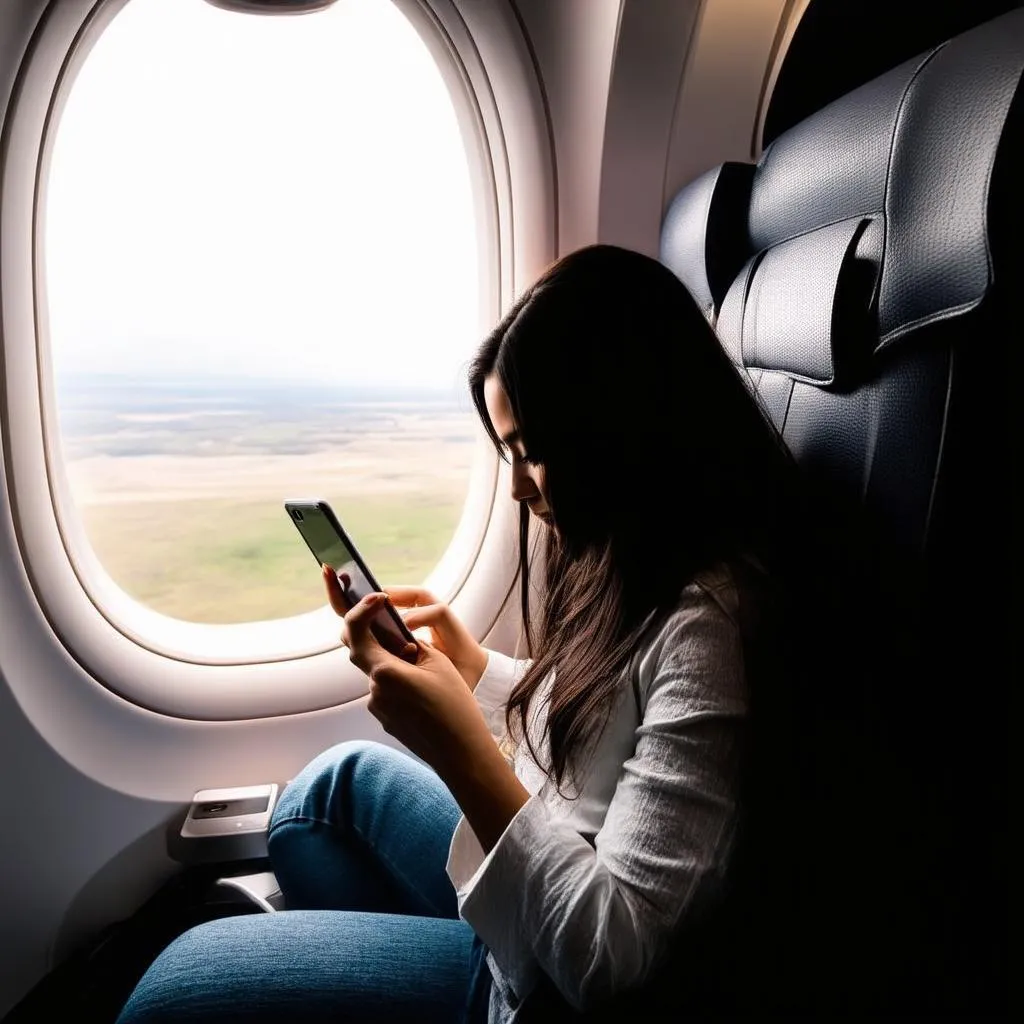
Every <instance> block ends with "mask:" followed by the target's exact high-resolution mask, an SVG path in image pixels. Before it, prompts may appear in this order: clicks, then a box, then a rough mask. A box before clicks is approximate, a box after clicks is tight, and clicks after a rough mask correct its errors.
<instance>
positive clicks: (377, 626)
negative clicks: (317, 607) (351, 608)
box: [285, 501, 414, 653]
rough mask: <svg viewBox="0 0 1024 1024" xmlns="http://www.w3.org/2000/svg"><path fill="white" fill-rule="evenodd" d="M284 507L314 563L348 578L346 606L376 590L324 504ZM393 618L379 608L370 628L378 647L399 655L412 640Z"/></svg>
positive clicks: (296, 502) (398, 621) (310, 503)
mask: <svg viewBox="0 0 1024 1024" xmlns="http://www.w3.org/2000/svg"><path fill="white" fill-rule="evenodd" d="M285 508H286V509H287V511H288V515H289V516H290V517H291V520H292V522H293V523H294V524H295V526H296V528H297V529H298V531H299V533H301V534H302V536H303V539H304V540H305V541H306V544H307V546H308V547H309V549H310V551H312V552H313V554H314V555H315V556H316V559H317V561H318V562H319V563H320V564H321V565H329V566H330V567H331V568H332V569H333V570H334V572H335V573H336V574H337V575H338V576H339V577H340V576H341V575H342V574H344V575H346V576H347V577H348V580H349V582H348V586H346V587H345V597H346V598H347V599H348V601H349V603H350V604H356V602H358V601H361V600H362V599H363V598H364V597H366V595H367V594H372V593H374V592H375V591H379V590H380V587H379V586H378V584H377V581H376V580H375V579H374V578H373V576H372V575H371V574H370V571H369V570H368V569H367V568H366V567H365V562H363V560H362V558H360V556H359V554H358V553H357V552H356V550H355V546H354V545H353V544H352V542H351V541H350V540H349V539H348V537H347V536H346V534H345V531H344V530H343V529H342V528H341V524H340V523H339V522H338V520H337V517H336V516H335V515H334V513H333V512H332V511H331V509H330V506H329V505H328V504H327V503H326V502H325V501H308V502H307V501H302V502H298V501H289V502H285ZM342 583H343V584H344V581H342ZM396 618H397V612H393V611H392V610H390V609H389V608H387V607H385V608H381V610H380V611H379V612H378V613H377V614H376V615H375V616H374V619H373V624H372V627H371V628H372V629H373V632H374V635H375V636H376V637H377V639H378V640H379V641H380V643H381V644H383V645H384V646H385V647H387V648H388V649H389V650H391V651H393V652H395V653H399V652H400V651H401V650H402V648H403V647H404V646H405V645H406V644H408V643H410V642H414V641H413V636H412V634H411V633H410V632H409V630H408V629H407V628H406V627H405V624H404V623H402V621H401V619H397V621H396Z"/></svg>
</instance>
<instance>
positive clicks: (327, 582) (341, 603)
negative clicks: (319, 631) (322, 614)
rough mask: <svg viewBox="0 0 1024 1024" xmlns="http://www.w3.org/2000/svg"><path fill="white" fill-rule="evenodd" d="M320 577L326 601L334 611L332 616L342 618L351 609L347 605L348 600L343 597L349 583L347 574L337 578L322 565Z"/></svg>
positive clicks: (331, 570) (325, 565)
mask: <svg viewBox="0 0 1024 1024" xmlns="http://www.w3.org/2000/svg"><path fill="white" fill-rule="evenodd" d="M321 575H322V576H323V580H324V587H325V588H326V589H327V600H328V602H329V603H330V606H331V607H332V608H333V609H334V614H335V615H339V616H341V618H344V617H345V616H346V615H347V614H348V612H349V610H350V609H351V607H352V605H351V604H349V601H348V598H346V597H345V590H346V589H347V588H348V585H349V583H350V582H351V581H350V580H349V577H348V573H344V572H343V573H341V575H340V577H339V576H338V574H336V573H335V571H334V570H333V569H332V568H331V567H330V566H329V565H327V564H324V566H323V567H322V569H321Z"/></svg>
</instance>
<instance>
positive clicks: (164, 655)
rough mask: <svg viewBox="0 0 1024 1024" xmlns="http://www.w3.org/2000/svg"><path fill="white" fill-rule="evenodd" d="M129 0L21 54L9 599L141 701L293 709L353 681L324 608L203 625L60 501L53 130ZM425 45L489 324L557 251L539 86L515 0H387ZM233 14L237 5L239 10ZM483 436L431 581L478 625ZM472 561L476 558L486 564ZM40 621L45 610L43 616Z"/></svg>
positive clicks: (490, 496)
mask: <svg viewBox="0 0 1024 1024" xmlns="http://www.w3.org/2000/svg"><path fill="white" fill-rule="evenodd" d="M128 2H131V0H99V2H97V0H54V2H52V3H51V4H50V5H49V7H48V8H47V10H46V11H45V13H44V15H43V17H42V18H41V20H40V22H39V24H38V25H37V27H36V31H35V34H34V37H33V40H32V44H31V45H30V47H29V48H28V50H27V52H26V55H25V57H24V59H23V62H22V65H21V68H20V71H19V76H18V82H17V85H16V87H15V91H14V96H13V98H12V101H11V105H10V108H9V109H8V111H7V114H6V118H5V122H4V128H5V154H6V155H5V161H4V166H3V176H2V180H0V301H2V307H0V309H2V320H0V325H2V331H3V351H4V361H3V364H2V366H0V373H2V378H0V387H2V389H3V390H2V393H0V398H2V399H3V401H2V402H0V417H2V420H0V433H2V436H3V440H4V450H3V463H4V471H5V477H6V487H7V490H6V495H0V501H2V499H3V498H4V497H6V504H7V505H8V509H7V510H4V511H7V513H8V514H9V515H10V517H11V523H12V526H13V529H14V532H15V535H16V537H17V544H18V551H19V554H20V557H21V563H22V567H23V569H24V579H23V583H24V586H23V587H22V590H21V592H20V594H19V600H24V601H26V602H29V603H31V604H32V605H33V606H34V608H33V610H38V612H40V613H41V619H42V620H44V621H45V627H42V628H41V633H42V634H44V636H43V639H44V640H45V642H54V641H56V642H58V643H60V644H61V645H62V646H63V648H64V649H65V650H66V651H67V653H68V654H69V655H70V656H71V658H72V659H73V660H74V661H75V662H77V664H78V665H79V666H80V667H81V668H82V669H84V670H85V671H86V672H87V673H88V674H89V675H90V676H91V677H92V678H93V679H94V680H96V681H97V682H99V683H100V684H101V685H103V686H104V687H106V688H108V689H109V690H112V691H113V692H114V693H115V694H117V695H119V696H120V697H122V698H124V699H126V700H128V701H130V702H132V703H134V704H137V705H140V706H142V707H143V708H146V709H149V710H152V711H156V712H159V713H161V714H165V715H173V716H177V717H182V718H189V719H203V720H234V719H252V718H263V717H269V716H276V715H284V714H296V713H301V712H307V711H313V710H317V709H322V708H327V707H332V706H335V705H337V704H340V703H343V702H345V701H348V700H352V699H356V698H358V697H361V696H364V695H365V693H366V681H365V677H363V676H362V674H361V673H359V672H357V671H356V670H355V669H353V668H351V666H349V665H347V664H346V663H340V664H339V659H338V656H337V647H338V643H337V639H336V638H337V634H338V622H337V620H336V619H335V618H334V617H333V615H332V613H331V612H330V611H329V610H328V609H327V608H326V607H325V608H323V609H320V610H318V611H315V612H311V613H308V614H306V615H300V616H295V617H293V618H290V619H282V620H276V621H274V622H270V623H244V624H238V625H224V626H210V625H200V624H194V623H184V622H180V621H178V620H175V619H171V618H169V617H166V616H163V615H161V614H159V613H157V612H155V611H153V610H152V609H150V608H147V607H145V606H144V605H142V604H140V603H139V602H137V601H135V600H133V599H132V598H130V597H129V596H128V595H126V594H125V593H124V592H123V591H122V590H121V589H120V588H119V587H117V586H116V584H114V583H113V582H112V581H111V580H110V578H109V577H108V576H107V574H106V573H105V572H104V571H103V569H102V567H101V566H99V565H98V564H97V563H96V559H95V556H94V555H93V554H92V550H91V547H90V545H89V544H88V543H87V542H86V540H85V538H84V536H83V534H82V526H81V522H80V519H79V517H78V515H77V513H76V512H75V510H74V506H73V503H72V501H71V497H70V492H69V488H68V483H67V479H66V475H65V472H64V467H63V460H62V458H61V456H60V453H59V447H58V444H57V435H56V423H57V417H56V409H55V407H54V403H55V399H54V388H53V378H52V369H51V365H50V355H49V344H48V337H47V322H46V314H47V301H46V294H45V274H44V260H43V253H42V239H43V238H44V237H45V230H44V224H43V217H44V213H45V196H44V194H43V192H44V189H45V182H46V174H47V167H48V162H49V155H50V150H51V147H52V140H53V136H54V134H55V133H54V132H53V131H52V130H51V128H52V126H54V125H55V124H56V120H57V118H58V117H59V114H60V110H61V107H62V104H63V101H64V98H65V97H66V96H67V95H68V92H69V91H70V88H71V87H72V83H73V79H74V75H75V72H76V71H77V69H78V68H79V67H80V66H81V65H82V63H83V62H84V60H86V59H87V57H88V53H89V49H90V46H91V44H92V43H93V42H94V41H95V40H96V39H97V38H98V37H99V35H100V34H101V33H102V30H103V28H104V27H105V26H106V25H107V24H108V23H109V22H110V20H111V19H112V18H113V17H114V16H115V15H116V14H117V12H118V11H119V10H120V9H121V8H122V7H123V6H124V5H125V3H128ZM392 2H393V3H395V4H396V6H398V7H399V8H400V10H401V11H402V12H403V13H404V14H405V15H406V16H407V17H408V18H409V20H410V21H411V22H412V24H413V25H414V27H415V28H416V29H417V30H418V32H419V34H420V36H421V38H422V39H423V41H424V42H425V44H426V45H427V46H428V48H429V49H430V50H431V52H432V53H433V55H434V57H435V59H436V61H437V64H438V67H439V69H440V71H441V73H442V75H443V76H444V78H445V80H446V83H447V85H448V86H449V90H450V93H451V95H452V98H453V103H454V106H455V109H456V113H457V116H458V118H459V122H460V127H461V129H462V132H463V138H464V141H465V143H466V145H467V155H468V157H469V161H470V171H471V179H472V180H473V187H474V202H475V206H476V211H477V224H478V230H479V231H480V236H479V251H480V252H481V253H482V254H486V255H485V258H484V259H483V260H482V264H483V267H482V270H483V272H482V273H481V289H482V293H481V308H482V310H483V311H484V316H485V318H486V319H487V320H488V321H489V323H493V322H494V321H495V320H496V319H497V317H498V315H499V313H500V312H501V311H502V310H504V309H506V308H507V307H508V305H509V304H510V303H511V301H512V298H513V297H514V295H515V294H516V292H517V291H518V290H519V289H520V288H521V287H522V284H523V283H525V282H528V281H529V280H531V279H532V278H533V277H534V276H535V275H536V273H537V272H538V271H539V270H540V269H541V268H542V267H543V266H544V265H546V264H547V263H548V262H550V260H552V259H553V258H554V255H555V253H556V252H557V237H556V230H557V227H556V226H557V209H556V205H555V203H556V201H555V195H556V191H555V169H554V158H553V153H552V150H551V134H550V131H549V128H548V123H547V114H546V110H545V103H544V96H543V91H542V88H541V86H540V83H539V81H538V78H537V75H536V69H535V67H534V65H533V61H532V56H531V53H530V50H529V47H528V46H527V44H526V42H525V40H524V38H523V35H522V31H521V28H520V25H519V23H518V20H517V18H516V15H515V11H514V8H513V7H512V6H511V5H510V4H509V5H506V4H504V3H498V4H493V3H489V4H480V3H479V2H478V0H392ZM240 16H241V15H240ZM506 486H507V483H506V481H505V474H504V472H503V471H502V469H501V468H500V465H499V462H498V460H497V458H496V456H495V455H494V453H493V451H491V450H490V448H489V446H488V445H487V443H486V442H485V441H484V440H483V438H482V432H481V438H480V440H479V442H478V445H477V451H476V455H475V460H474V468H473V471H472V474H471V481H470V488H469V495H468V498H467V502H466V506H465V510H464V513H463V516H462V519H461V521H460V524H459V526H458V529H457V531H456V534H455V537H454V539H453V541H452V543H451V545H450V547H449V549H448V551H447V552H446V553H445V555H444V556H443V558H442V559H441V561H440V562H439V564H438V565H437V567H436V568H435V570H434V571H433V573H432V574H431V576H430V579H429V580H428V586H430V587H431V589H433V590H435V592H437V593H439V594H440V596H442V597H443V598H445V599H447V600H449V601H450V602H451V603H452V606H453V607H454V608H455V609H456V610H457V611H458V612H459V614H460V615H461V616H462V617H463V619H464V620H465V621H466V623H467V625H468V626H469V628H470V629H471V630H472V631H473V632H474V634H476V635H477V636H479V637H481V638H483V637H484V636H485V635H486V634H487V632H488V631H489V630H490V628H491V627H492V626H493V624H494V622H495V619H496V617H497V615H498V614H499V612H500V609H501V607H502V605H503V604H504V602H505V600H506V599H507V596H508V593H509V590H510V588H511V586H512V582H513V579H514V575H515V570H516V552H515V532H516V531H515V527H514V508H513V506H512V504H511V502H509V501H505V500H495V499H496V496H497V495H498V493H499V488H501V489H502V490H503V489H504V488H505V487H506ZM482 570H484V571H482ZM41 626H42V623H41Z"/></svg>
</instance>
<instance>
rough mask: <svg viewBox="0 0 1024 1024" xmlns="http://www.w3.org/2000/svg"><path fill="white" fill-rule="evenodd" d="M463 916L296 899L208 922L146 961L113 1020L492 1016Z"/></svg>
mask: <svg viewBox="0 0 1024 1024" xmlns="http://www.w3.org/2000/svg"><path fill="white" fill-rule="evenodd" d="M482 955H483V951H482V949H481V947H480V946H479V943H478V942H475V941H474V936H473V930H472V929H471V928H470V927H469V925H468V924H466V923H465V922H463V921H452V920H440V919H437V918H428V917H408V916H404V915H400V914H363V913H356V912H346V911H325V910H313V911H308V910H297V911H293V912H288V913H281V914H251V915H245V916H242V917H233V918H227V919H224V920H220V921H213V922H210V923H208V924H203V925H200V926H199V927H198V928H193V929H192V930H191V931H188V932H186V933H185V934H184V935H183V936H181V937H180V938H179V939H177V940H175V941H174V942H173V943H171V945H170V946H168V947H167V949H166V950H164V952H163V953H161V954H160V956H159V957H158V958H157V960H156V961H155V962H154V963H153V965H152V966H151V967H150V968H149V970H148V971H147V972H146V974H145V975H144V976H143V978H142V980H141V981H140V982H139V984H138V986H137V987H136V989H135V991H134V992H133V993H132V995H131V998H130V999H129V1000H128V1002H127V1004H126V1005H125V1007H124V1009H123V1010H122V1011H121V1016H120V1017H119V1018H118V1022H117V1024H169V1022H179V1021H180V1022H204V1021H205V1022H209V1024H214V1022H216V1024H239V1022H243V1021H245V1022H252V1024H261V1022H267V1024H270V1022H274V1024H319V1022H327V1021H330V1022H332V1024H338V1022H342V1021H344V1022H346V1024H362V1022H366V1024H370V1022H376V1024H386V1022H393V1021H409V1022H413V1021H415V1022H417V1024H419V1022H422V1024H432V1022H437V1024H441V1022H444V1024H456V1022H461V1021H465V1020H468V1021H471V1022H479V1021H484V1020H486V1017H487V1011H486V993H487V989H486V988H481V987H480V985H479V980H480V972H481V969H482V972H483V974H484V975H487V978H488V980H489V974H487V968H486V966H485V965H484V964H483V963H482Z"/></svg>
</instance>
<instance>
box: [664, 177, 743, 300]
mask: <svg viewBox="0 0 1024 1024" xmlns="http://www.w3.org/2000/svg"><path fill="white" fill-rule="evenodd" d="M753 177H754V167H753V165H752V164H740V163H725V164H721V165H720V166H718V167H714V168H712V169H711V170H710V171H708V172H707V173H705V174H702V175H701V176H700V177H699V178H697V179H696V180H695V181H692V182H690V184H689V185H687V186H686V187H685V188H684V189H682V190H681V191H680V192H679V193H677V195H676V197H675V199H673V200H672V204H671V205H670V206H669V208H668V212H667V213H666V214H665V220H664V224H663V226H662V231H661V262H662V263H664V264H665V266H667V267H668V268H669V269H670V270H672V271H673V272H674V273H675V274H676V276H677V277H678V278H679V279H680V280H681V281H682V282H683V283H684V284H685V285H686V286H687V287H688V288H689V289H690V293H691V294H692V295H693V297H694V298H695V299H696V300H697V303H698V304H699V305H700V307H701V309H702V310H703V311H704V315H705V316H706V317H707V318H708V319H709V320H714V318H715V313H716V312H717V310H718V307H719V305H720V304H721V302H722V299H723V298H724V297H725V293H726V291H728V289H729V285H730V284H732V282H733V280H734V279H735V277H736V274H737V272H738V271H739V269H740V267H742V266H743V261H744V260H745V259H746V257H747V253H748V251H749V243H748V240H747V233H746V209H747V203H748V201H749V199H750V183H751V181H752V180H753Z"/></svg>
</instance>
